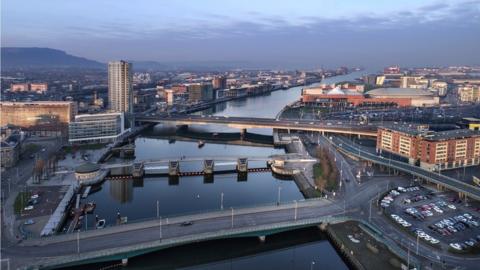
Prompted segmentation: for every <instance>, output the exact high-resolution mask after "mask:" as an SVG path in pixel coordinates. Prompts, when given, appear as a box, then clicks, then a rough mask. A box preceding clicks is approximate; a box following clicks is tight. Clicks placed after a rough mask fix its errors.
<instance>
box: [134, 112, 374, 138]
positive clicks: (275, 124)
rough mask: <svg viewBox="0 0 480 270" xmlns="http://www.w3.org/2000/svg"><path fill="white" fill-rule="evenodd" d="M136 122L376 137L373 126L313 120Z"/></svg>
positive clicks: (168, 118) (151, 119)
mask: <svg viewBox="0 0 480 270" xmlns="http://www.w3.org/2000/svg"><path fill="white" fill-rule="evenodd" d="M136 121H138V122H142V123H167V122H172V123H175V124H179V125H191V124H198V125H207V124H217V125H227V126H229V127H233V128H240V129H247V128H275V129H287V130H303V131H317V132H328V133H339V134H355V135H363V136H374V137H375V136H377V129H376V127H375V126H369V125H361V124H357V125H350V124H348V123H345V124H343V123H342V124H338V123H328V122H327V123H326V122H319V121H315V120H310V121H305V120H284V119H274V118H253V117H227V116H224V117H222V116H213V117H205V116H195V115H174V116H163V117H160V116H139V117H137V118H136Z"/></svg>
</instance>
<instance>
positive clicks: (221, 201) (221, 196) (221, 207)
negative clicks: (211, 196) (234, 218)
mask: <svg viewBox="0 0 480 270" xmlns="http://www.w3.org/2000/svg"><path fill="white" fill-rule="evenodd" d="M220 210H223V192H222V193H221V194H220Z"/></svg>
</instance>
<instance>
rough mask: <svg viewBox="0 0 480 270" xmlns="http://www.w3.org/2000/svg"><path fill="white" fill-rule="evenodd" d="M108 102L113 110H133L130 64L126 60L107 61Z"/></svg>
mask: <svg viewBox="0 0 480 270" xmlns="http://www.w3.org/2000/svg"><path fill="white" fill-rule="evenodd" d="M108 102H109V106H110V109H111V110H112V111H115V112H130V113H131V112H133V93H132V64H131V63H128V62H126V61H112V62H109V63H108Z"/></svg>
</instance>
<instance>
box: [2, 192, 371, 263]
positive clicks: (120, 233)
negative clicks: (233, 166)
mask: <svg viewBox="0 0 480 270" xmlns="http://www.w3.org/2000/svg"><path fill="white" fill-rule="evenodd" d="M360 195H364V194H360ZM370 195H372V194H370ZM364 196H365V195H364ZM342 210H343V211H342ZM348 213H349V212H348V211H347V212H345V211H344V209H342V208H341V207H339V206H337V205H335V204H332V203H330V202H329V201H326V200H323V199H309V200H301V201H294V202H289V203H282V204H280V205H263V206H257V207H246V208H235V209H234V208H229V209H225V210H220V211H213V212H208V213H202V214H196V215H186V216H178V217H171V218H170V219H169V218H165V217H164V218H161V217H158V218H157V219H152V220H149V221H143V222H138V223H129V224H125V225H118V226H114V227H107V228H105V229H96V230H90V231H84V232H80V233H73V234H65V235H57V236H51V237H48V238H37V239H29V240H25V241H24V242H22V243H21V244H20V245H18V246H15V247H11V248H9V249H7V250H5V252H4V254H3V257H4V258H10V260H12V264H13V265H14V266H22V267H25V266H28V267H29V268H40V269H44V268H45V269H49V268H54V267H71V266H75V265H82V264H89V263H97V262H104V261H112V260H128V258H131V257H134V256H138V255H142V254H145V253H149V252H154V251H158V250H162V249H165V248H169V247H173V246H178V245H184V244H188V243H194V242H198V241H206V240H214V239H225V238H231V237H258V238H259V240H260V241H268V239H266V236H268V235H270V234H274V233H278V232H282V231H288V230H294V229H298V228H304V227H310V226H316V225H319V224H322V223H335V222H342V221H345V219H346V215H347V214H348ZM186 221H189V222H192V224H191V225H189V226H184V225H183V226H182V223H183V222H186Z"/></svg>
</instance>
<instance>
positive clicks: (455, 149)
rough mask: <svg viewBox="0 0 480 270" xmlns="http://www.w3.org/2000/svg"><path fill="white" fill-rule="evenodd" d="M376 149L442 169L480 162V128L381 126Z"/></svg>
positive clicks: (421, 165) (435, 168)
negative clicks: (452, 128) (438, 130)
mask: <svg viewBox="0 0 480 270" xmlns="http://www.w3.org/2000/svg"><path fill="white" fill-rule="evenodd" d="M377 132H378V133H377V151H378V152H383V151H386V152H390V153H393V154H396V155H398V156H401V157H404V158H407V159H408V161H409V163H411V164H417V165H420V167H423V168H426V169H428V170H432V171H433V170H445V169H454V168H459V167H467V166H474V165H478V164H480V132H479V131H475V130H471V129H456V130H447V131H440V132H434V131H430V130H428V129H425V128H418V127H411V126H392V127H381V128H379V129H378V131H377Z"/></svg>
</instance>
